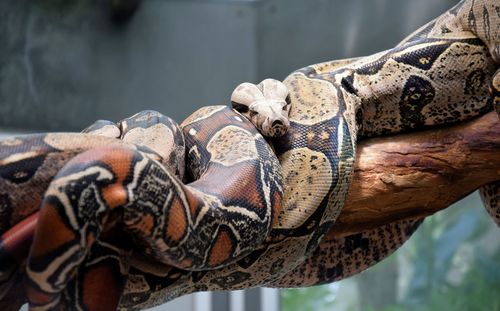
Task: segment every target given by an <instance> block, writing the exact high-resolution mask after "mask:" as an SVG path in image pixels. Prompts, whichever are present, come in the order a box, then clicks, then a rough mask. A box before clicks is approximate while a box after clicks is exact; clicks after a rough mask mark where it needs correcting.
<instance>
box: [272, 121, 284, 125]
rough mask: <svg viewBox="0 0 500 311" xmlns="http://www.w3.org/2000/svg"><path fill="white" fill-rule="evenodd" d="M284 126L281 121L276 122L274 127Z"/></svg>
mask: <svg viewBox="0 0 500 311" xmlns="http://www.w3.org/2000/svg"><path fill="white" fill-rule="evenodd" d="M277 126H283V122H282V121H280V120H274V121H273V125H272V127H277Z"/></svg>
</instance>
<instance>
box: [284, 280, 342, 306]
mask: <svg viewBox="0 0 500 311" xmlns="http://www.w3.org/2000/svg"><path fill="white" fill-rule="evenodd" d="M281 298H282V300H281V301H282V304H281V307H282V308H281V310H282V311H296V310H300V311H322V310H333V306H334V300H335V294H334V293H333V292H332V291H330V290H329V287H328V286H316V287H307V288H296V289H287V290H283V291H281Z"/></svg>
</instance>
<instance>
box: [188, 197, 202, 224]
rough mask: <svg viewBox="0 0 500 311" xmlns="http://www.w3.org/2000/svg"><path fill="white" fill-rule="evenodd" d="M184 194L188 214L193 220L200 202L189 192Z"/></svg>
mask: <svg viewBox="0 0 500 311" xmlns="http://www.w3.org/2000/svg"><path fill="white" fill-rule="evenodd" d="M185 194H186V200H187V202H188V204H189V213H190V214H191V220H194V219H195V218H196V216H197V215H198V213H197V212H196V211H197V209H198V206H199V205H200V200H199V199H198V198H197V197H196V196H194V195H193V194H191V192H189V191H186V192H185Z"/></svg>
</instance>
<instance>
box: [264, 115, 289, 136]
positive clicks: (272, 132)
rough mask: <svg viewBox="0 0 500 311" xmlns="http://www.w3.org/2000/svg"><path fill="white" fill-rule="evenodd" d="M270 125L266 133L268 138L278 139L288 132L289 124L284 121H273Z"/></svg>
mask: <svg viewBox="0 0 500 311" xmlns="http://www.w3.org/2000/svg"><path fill="white" fill-rule="evenodd" d="M270 123H271V127H270V128H269V131H268V133H267V135H268V136H269V137H280V136H283V135H285V134H286V132H287V131H288V127H289V126H290V123H289V122H287V120H285V119H278V120H273V121H272V122H270Z"/></svg>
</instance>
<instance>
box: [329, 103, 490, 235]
mask: <svg viewBox="0 0 500 311" xmlns="http://www.w3.org/2000/svg"><path fill="white" fill-rule="evenodd" d="M497 180H500V120H499V118H498V115H497V114H496V113H494V112H491V113H488V114H486V115H484V116H482V117H479V118H477V119H474V120H472V121H469V122H465V123H461V124H459V125H454V126H449V127H442V128H437V129H436V128H434V129H429V130H426V131H422V132H417V133H409V134H400V135H394V136H389V137H383V138H374V139H370V140H367V141H364V142H361V143H360V144H359V145H358V153H357V158H356V166H355V174H354V179H353V182H352V185H351V188H350V191H349V195H348V198H347V201H346V205H345V207H344V209H343V210H342V213H341V215H340V216H339V219H338V220H337V222H336V224H335V226H334V229H333V230H332V231H330V232H329V233H328V236H327V238H328V237H330V238H333V237H340V236H344V235H348V234H353V233H358V232H362V231H365V230H369V229H373V228H375V227H377V226H380V225H383V224H387V223H389V222H392V221H396V220H403V219H413V218H420V217H423V216H428V215H431V214H433V213H435V212H437V211H439V210H441V209H444V208H446V207H448V206H449V205H450V204H452V203H454V202H456V201H458V200H459V199H461V198H463V197H464V196H466V195H467V194H469V193H471V192H473V191H474V190H476V189H478V188H479V187H481V186H482V185H485V184H487V183H490V182H494V181H497Z"/></svg>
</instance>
